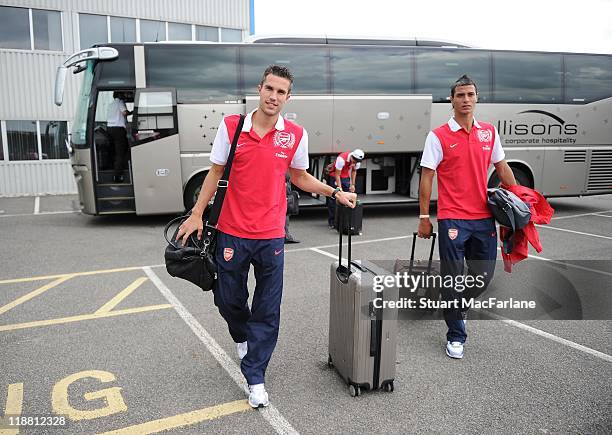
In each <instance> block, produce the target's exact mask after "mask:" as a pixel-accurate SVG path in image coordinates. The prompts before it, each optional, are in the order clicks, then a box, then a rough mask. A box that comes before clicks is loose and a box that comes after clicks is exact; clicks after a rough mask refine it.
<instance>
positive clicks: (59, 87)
mask: <svg viewBox="0 0 612 435" xmlns="http://www.w3.org/2000/svg"><path fill="white" fill-rule="evenodd" d="M67 71H68V68H66V67H65V66H58V67H57V72H56V74H55V105H56V106H61V105H62V103H63V102H64V83H65V82H66V72H67Z"/></svg>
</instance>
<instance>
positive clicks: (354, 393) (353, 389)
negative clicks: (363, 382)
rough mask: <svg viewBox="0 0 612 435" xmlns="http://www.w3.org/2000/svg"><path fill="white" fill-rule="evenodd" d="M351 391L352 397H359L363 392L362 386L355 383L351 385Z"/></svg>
mask: <svg viewBox="0 0 612 435" xmlns="http://www.w3.org/2000/svg"><path fill="white" fill-rule="evenodd" d="M349 393H350V395H351V397H358V396H359V395H360V394H361V388H359V386H355V385H349Z"/></svg>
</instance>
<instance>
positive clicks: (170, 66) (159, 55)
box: [145, 45, 263, 103]
mask: <svg viewBox="0 0 612 435" xmlns="http://www.w3.org/2000/svg"><path fill="white" fill-rule="evenodd" d="M145 50H146V51H145V60H146V63H147V86H149V87H169V88H176V99H177V101H178V102H179V103H190V102H213V101H216V102H223V101H237V100H238V99H239V98H240V97H239V96H238V67H237V59H238V52H237V51H238V50H237V48H235V47H221V46H211V47H208V46H204V47H197V50H196V49H194V47H193V46H188V45H187V46H174V47H164V46H163V45H162V46H149V47H146V49H145ZM262 71H263V70H262Z"/></svg>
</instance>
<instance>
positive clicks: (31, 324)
mask: <svg viewBox="0 0 612 435" xmlns="http://www.w3.org/2000/svg"><path fill="white" fill-rule="evenodd" d="M166 308H172V305H170V304H162V305H149V306H148V307H138V308H127V309H125V310H116V311H111V312H110V313H102V314H96V313H93V314H84V315H81V316H72V317H60V318H58V319H50V320H37V321H35V322H26V323H13V324H11V325H0V332H3V331H14V330H17V329H27V328H36V327H38V326H49V325H60V324H62V323H73V322H81V321H84V320H95V319H104V318H105V317H115V316H122V315H124V314H136V313H144V312H147V311H155V310H165V309H166Z"/></svg>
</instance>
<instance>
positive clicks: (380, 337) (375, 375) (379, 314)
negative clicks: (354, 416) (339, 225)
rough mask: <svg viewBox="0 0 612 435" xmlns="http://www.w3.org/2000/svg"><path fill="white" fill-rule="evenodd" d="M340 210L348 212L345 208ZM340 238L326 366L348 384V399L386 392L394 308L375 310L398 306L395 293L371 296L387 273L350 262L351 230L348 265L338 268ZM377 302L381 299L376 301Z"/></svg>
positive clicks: (393, 351) (390, 379)
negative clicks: (376, 282) (392, 303)
mask: <svg viewBox="0 0 612 435" xmlns="http://www.w3.org/2000/svg"><path fill="white" fill-rule="evenodd" d="M339 208H340V209H342V211H341V212H342V213H346V212H347V210H344V209H345V207H339ZM349 210H350V209H349ZM349 221H350V220H349ZM351 224H352V222H351ZM342 233H343V231H340V232H339V240H340V243H339V254H338V261H336V262H334V263H332V265H331V270H330V299H329V305H330V306H329V359H328V365H329V367H335V368H336V370H337V371H338V373H339V374H340V376H342V378H343V379H344V380H345V381H346V382H347V384H348V385H349V392H350V394H351V396H359V395H360V394H361V391H363V390H374V389H378V388H381V389H383V390H385V391H389V392H390V391H393V389H394V385H393V381H394V379H395V363H396V360H395V357H396V348H397V308H393V309H391V308H384V309H383V308H382V307H381V306H380V305H381V303H382V301H397V300H398V289H397V287H390V288H387V287H385V288H384V290H383V291H381V292H375V291H374V277H375V276H377V275H387V274H388V273H389V272H387V271H385V270H384V269H382V268H381V267H379V266H377V265H375V264H373V263H371V262H369V261H352V260H351V231H348V264H347V266H345V265H343V264H342ZM377 298H380V300H379V301H375V299H377ZM377 306H378V307H377Z"/></svg>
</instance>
